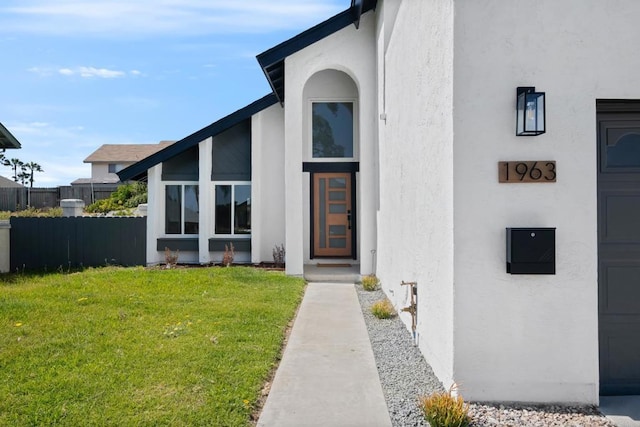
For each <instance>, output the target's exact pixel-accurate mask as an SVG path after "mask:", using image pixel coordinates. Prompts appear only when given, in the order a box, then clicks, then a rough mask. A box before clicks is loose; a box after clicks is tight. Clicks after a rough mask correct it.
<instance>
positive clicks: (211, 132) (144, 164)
mask: <svg viewBox="0 0 640 427" xmlns="http://www.w3.org/2000/svg"><path fill="white" fill-rule="evenodd" d="M277 102H278V98H276V96H275V95H274V94H272V93H271V94H269V95H267V96H264V97H262V98H260V99H258V100H257V101H254V102H252V103H251V104H249V105H247V106H246V107H244V108H241V109H240V110H238V111H236V112H234V113H231V114H229V115H228V116H226V117H223V118H221V119H220V120H218V121H216V122H214V123H211V124H210V125H209V126H207V127H205V128H202V129H200V130H199V131H196V132H194V133H192V134H191V135H189V136H187V137H186V138H183V139H181V140H180V141H178V142H176V143H174V144H172V145H169V146H168V147H167V148H164V149H162V150H160V151H158V152H157V153H155V154H152V155H150V156H149V157H147V158H145V159H143V160H140V161H139V162H137V163H134V164H132V165H131V166H128V167H126V168H124V169H122V170H121V171H120V172H118V177H120V181H122V182H125V181H129V180H140V179H142V178H144V177H145V176H146V173H147V170H149V169H150V168H152V167H154V166H155V165H157V164H159V163H162V162H164V161H165V160H168V159H170V158H172V157H174V156H176V155H178V154H180V153H182V152H183V151H185V150H187V149H189V148H191V147H193V146H195V145H198V144H199V143H200V142H201V141H204V140H205V139H207V138H209V137H213V136H216V135H219V134H220V133H222V132H224V131H225V130H227V129H229V128H231V127H233V126H235V125H237V124H238V123H240V122H242V121H243V120H246V119H249V118H251V116H253V115H254V114H256V113H259V112H260V111H262V110H264V109H265V108H268V107H270V106H272V105H274V104H276V103H277Z"/></svg>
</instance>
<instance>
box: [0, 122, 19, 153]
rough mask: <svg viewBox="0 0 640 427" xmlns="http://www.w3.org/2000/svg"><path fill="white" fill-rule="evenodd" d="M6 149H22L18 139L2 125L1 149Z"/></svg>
mask: <svg viewBox="0 0 640 427" xmlns="http://www.w3.org/2000/svg"><path fill="white" fill-rule="evenodd" d="M5 148H21V146H20V143H19V142H18V140H17V139H16V137H15V136H13V135H12V134H11V132H9V129H7V128H6V127H4V125H3V124H2V123H0V149H5Z"/></svg>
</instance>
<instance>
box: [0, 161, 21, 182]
mask: <svg viewBox="0 0 640 427" xmlns="http://www.w3.org/2000/svg"><path fill="white" fill-rule="evenodd" d="M2 164H3V165H5V166H9V167H10V168H11V169H13V180H14V181H15V182H18V168H20V171H22V170H23V168H24V163H23V162H22V160H20V159H11V160H9V159H4V160H3V161H2Z"/></svg>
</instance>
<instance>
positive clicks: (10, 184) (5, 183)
mask: <svg viewBox="0 0 640 427" xmlns="http://www.w3.org/2000/svg"><path fill="white" fill-rule="evenodd" d="M0 188H24V185H22V184H20V183H19V182H15V181H13V180H11V179H9V178H5V177H4V176H0Z"/></svg>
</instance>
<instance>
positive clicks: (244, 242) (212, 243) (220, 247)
mask: <svg viewBox="0 0 640 427" xmlns="http://www.w3.org/2000/svg"><path fill="white" fill-rule="evenodd" d="M229 243H233V249H234V250H235V251H237V252H251V239H250V238H249V239H238V238H231V239H229V238H224V237H213V238H211V239H209V252H223V251H224V245H228V244H229Z"/></svg>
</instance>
